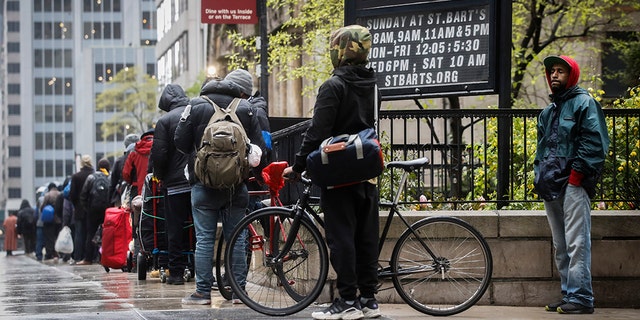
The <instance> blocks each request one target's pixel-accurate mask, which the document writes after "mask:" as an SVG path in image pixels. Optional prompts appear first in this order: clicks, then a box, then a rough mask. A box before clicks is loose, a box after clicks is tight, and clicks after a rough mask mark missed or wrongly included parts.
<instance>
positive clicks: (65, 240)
mask: <svg viewBox="0 0 640 320" xmlns="http://www.w3.org/2000/svg"><path fill="white" fill-rule="evenodd" d="M54 249H55V250H56V251H57V252H60V253H72V252H73V237H72V236H71V229H70V228H69V227H68V226H64V227H62V230H60V233H58V239H56V244H55V248H54Z"/></svg>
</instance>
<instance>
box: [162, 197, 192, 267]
mask: <svg viewBox="0 0 640 320" xmlns="http://www.w3.org/2000/svg"><path fill="white" fill-rule="evenodd" d="M163 192H164V194H165V195H166V194H167V193H166V189H165V190H163ZM164 207H165V213H164V214H165V219H166V220H165V221H166V224H165V227H166V229H167V240H168V241H167V242H168V251H169V252H168V256H169V273H170V274H171V276H174V275H176V276H182V275H183V273H184V270H185V268H187V264H188V255H187V254H186V252H188V251H192V250H193V248H194V247H195V234H194V232H193V217H192V215H191V193H190V192H188V193H179V194H174V195H167V196H165V201H164Z"/></svg>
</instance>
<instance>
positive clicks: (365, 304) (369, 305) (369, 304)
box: [360, 297, 381, 319]
mask: <svg viewBox="0 0 640 320" xmlns="http://www.w3.org/2000/svg"><path fill="white" fill-rule="evenodd" d="M360 307H361V308H362V314H363V315H364V318H365V319H371V318H378V317H380V315H381V313H380V309H379V308H378V301H377V300H376V298H365V297H360Z"/></svg>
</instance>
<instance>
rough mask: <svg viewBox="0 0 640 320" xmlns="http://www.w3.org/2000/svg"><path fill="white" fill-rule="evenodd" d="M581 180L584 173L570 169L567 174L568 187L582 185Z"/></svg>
mask: <svg viewBox="0 0 640 320" xmlns="http://www.w3.org/2000/svg"><path fill="white" fill-rule="evenodd" d="M582 179H584V173H581V172H578V171H575V170H573V169H571V174H569V184H570V185H572V186H576V187H579V186H580V185H581V184H582Z"/></svg>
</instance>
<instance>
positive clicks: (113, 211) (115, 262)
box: [100, 207, 133, 272]
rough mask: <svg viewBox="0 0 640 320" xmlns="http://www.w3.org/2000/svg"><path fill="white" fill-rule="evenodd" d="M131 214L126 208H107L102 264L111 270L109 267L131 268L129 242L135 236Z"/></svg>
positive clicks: (103, 226) (103, 228)
mask: <svg viewBox="0 0 640 320" xmlns="http://www.w3.org/2000/svg"><path fill="white" fill-rule="evenodd" d="M131 232H132V230H131V214H130V212H129V210H128V209H124V208H116V207H112V208H107V210H106V211H105V213H104V222H103V223H102V253H101V257H100V264H102V266H103V267H104V268H105V270H106V271H107V272H109V268H114V269H122V270H123V271H125V272H128V271H130V270H129V268H130V266H129V264H130V263H129V261H128V257H129V242H131V239H132V237H133V234H132V233H131Z"/></svg>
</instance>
